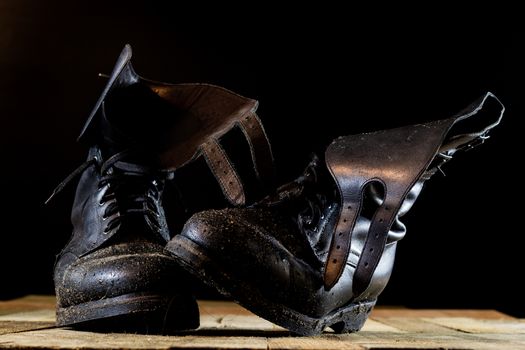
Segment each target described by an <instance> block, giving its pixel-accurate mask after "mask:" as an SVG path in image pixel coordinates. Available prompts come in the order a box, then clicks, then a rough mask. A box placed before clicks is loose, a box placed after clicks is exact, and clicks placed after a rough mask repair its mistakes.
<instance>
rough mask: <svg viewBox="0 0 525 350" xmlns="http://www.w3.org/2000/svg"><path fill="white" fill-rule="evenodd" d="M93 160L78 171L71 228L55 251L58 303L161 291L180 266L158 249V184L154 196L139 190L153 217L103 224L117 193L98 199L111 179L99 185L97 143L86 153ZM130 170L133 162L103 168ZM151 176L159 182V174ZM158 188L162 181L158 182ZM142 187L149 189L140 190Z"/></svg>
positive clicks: (161, 230)
mask: <svg viewBox="0 0 525 350" xmlns="http://www.w3.org/2000/svg"><path fill="white" fill-rule="evenodd" d="M93 157H97V159H98V162H97V163H96V164H93V165H92V166H90V167H88V168H87V169H86V170H85V171H84V172H83V174H82V176H81V178H80V181H79V184H78V186H77V191H76V195H75V201H74V203H73V208H72V212H71V222H72V224H73V233H72V237H71V239H70V241H69V242H68V244H67V245H66V246H65V247H64V249H63V250H62V252H61V253H60V255H59V257H58V260H57V263H56V265H55V271H54V281H55V290H56V295H57V300H58V305H59V306H60V307H66V306H69V305H75V304H79V303H83V302H87V301H92V300H100V299H104V298H107V297H111V296H118V295H122V294H126V293H133V292H138V291H148V292H151V291H158V292H162V291H166V290H173V289H174V288H180V285H179V284H177V283H168V282H167V281H171V280H172V278H173V277H174V276H181V271H180V269H179V268H178V266H177V264H176V263H175V261H174V259H173V258H172V257H171V256H169V255H168V254H166V252H165V251H164V244H165V243H166V242H167V241H168V240H169V238H170V236H169V232H168V228H167V223H166V219H165V217H164V211H163V210H162V204H161V200H162V190H160V192H159V194H158V195H157V196H152V195H150V194H148V193H145V194H144V196H145V197H148V196H149V197H148V198H149V200H148V202H149V205H154V206H155V208H156V209H155V212H156V213H157V214H158V220H157V221H158V222H157V223H156V224H153V223H152V222H150V219H149V218H148V215H147V214H145V213H144V214H136V215H135V216H133V217H129V218H127V219H125V220H124V221H122V222H121V223H120V224H119V225H116V226H115V227H113V228H112V229H109V230H108V224H109V223H110V222H111V220H112V219H114V218H115V217H117V216H120V211H117V212H116V213H115V214H113V215H112V216H109V217H107V218H105V217H104V213H105V212H106V210H107V209H108V207H109V206H110V205H117V207H118V206H119V203H117V200H118V198H117V197H112V198H110V199H106V200H102V198H103V196H104V194H105V193H107V192H108V191H111V190H112V189H111V188H110V186H111V183H106V184H104V185H102V186H101V179H102V177H103V176H104V174H102V173H101V168H100V167H101V164H102V163H103V162H102V158H101V154H100V151H99V149H98V148H97V147H93V148H91V150H90V153H89V157H88V159H91V158H93ZM119 167H122V168H125V170H126V171H133V164H128V163H124V162H116V163H115V164H114V166H113V167H112V168H111V169H108V171H112V172H116V171H122V170H124V169H120V170H119ZM155 181H158V182H162V180H161V179H157V180H155ZM157 186H160V188H162V185H161V184H159V185H157ZM146 191H149V189H148V190H146Z"/></svg>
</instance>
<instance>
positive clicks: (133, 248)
mask: <svg viewBox="0 0 525 350" xmlns="http://www.w3.org/2000/svg"><path fill="white" fill-rule="evenodd" d="M58 270H59V271H60V273H59V274H56V276H55V286H56V295H57V303H58V305H59V306H60V307H68V306H71V305H77V304H81V303H86V302H89V301H93V300H101V299H105V298H112V297H116V296H120V295H124V294H128V293H140V292H152V291H155V292H158V293H166V294H167V293H169V292H170V291H171V292H173V291H174V290H176V287H177V286H178V283H180V282H181V278H180V276H181V272H180V270H179V267H178V265H177V264H176V262H175V260H174V259H173V258H172V257H171V256H169V255H167V254H166V253H165V251H164V250H163V247H162V245H160V244H155V243H152V242H147V241H136V242H127V243H121V244H114V245H110V246H107V247H103V248H100V249H99V250H96V251H95V252H93V253H91V254H88V255H86V256H84V257H81V258H78V257H77V256H75V255H73V254H72V253H66V254H65V255H63V257H62V258H61V260H60V263H59V265H58ZM175 276H178V278H177V282H174V281H173V279H174V277H175ZM168 281H171V282H168Z"/></svg>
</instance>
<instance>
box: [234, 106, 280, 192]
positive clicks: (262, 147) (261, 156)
mask: <svg viewBox="0 0 525 350" xmlns="http://www.w3.org/2000/svg"><path fill="white" fill-rule="evenodd" d="M239 126H240V128H241V130H242V132H243V133H244V136H245V137H246V140H247V141H248V144H249V145H250V153H251V156H252V161H253V166H254V170H255V174H256V175H257V179H259V181H260V182H261V183H262V184H263V185H264V186H265V188H266V189H271V188H273V186H274V180H275V173H274V167H273V154H272V148H271V146H270V141H269V140H268V136H267V135H266V132H265V131H264V127H263V126H262V123H261V120H260V119H259V117H258V116H257V114H255V112H253V111H250V112H249V113H247V114H246V115H245V116H243V117H242V118H241V119H240V120H239Z"/></svg>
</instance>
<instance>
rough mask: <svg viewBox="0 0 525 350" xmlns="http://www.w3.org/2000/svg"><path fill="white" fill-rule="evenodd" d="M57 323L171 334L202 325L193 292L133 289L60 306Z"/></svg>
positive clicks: (87, 328)
mask: <svg viewBox="0 0 525 350" xmlns="http://www.w3.org/2000/svg"><path fill="white" fill-rule="evenodd" d="M56 315H57V322H56V323H57V326H60V327H63V326H69V327H73V328H76V329H85V330H90V331H98V330H100V331H103V332H108V331H113V332H134V333H146V334H170V333H175V332H177V331H181V330H188V329H195V328H198V327H199V310H198V306H197V302H196V301H195V299H194V298H192V297H189V296H183V297H181V296H174V295H169V296H168V295H159V294H155V293H130V294H125V295H120V296H118V297H113V298H108V299H103V300H95V301H90V302H86V303H82V304H78V305H73V306H69V307H63V308H62V307H57V311H56Z"/></svg>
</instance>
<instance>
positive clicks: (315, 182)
mask: <svg viewBox="0 0 525 350" xmlns="http://www.w3.org/2000/svg"><path fill="white" fill-rule="evenodd" d="M320 163H321V162H320V159H319V157H317V156H316V155H313V156H312V160H311V161H310V163H309V164H308V166H307V167H306V169H305V170H304V172H303V174H302V175H301V176H300V177H298V178H297V179H295V180H294V181H292V182H289V183H287V184H285V185H283V186H281V187H279V189H278V190H277V192H276V193H275V194H273V195H271V196H268V197H266V198H265V199H263V200H262V201H261V202H259V203H258V204H257V205H258V206H261V205H263V206H267V207H277V208H279V209H280V210H287V209H288V210H290V212H295V213H296V215H295V216H294V217H295V222H296V224H297V226H298V227H299V229H300V230H301V231H302V232H310V231H316V230H317V226H318V225H319V222H320V221H321V220H323V219H324V215H325V214H324V213H325V211H326V208H327V206H329V205H330V204H329V203H330V202H331V200H330V199H331V196H332V194H333V193H335V189H328V188H326V187H327V185H326V183H330V182H328V181H322V179H321V178H322V177H323V176H324V174H323V169H322V166H321V164H320ZM298 207H299V208H301V209H300V210H299V212H298V213H297V208H298ZM294 208H295V210H294Z"/></svg>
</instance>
